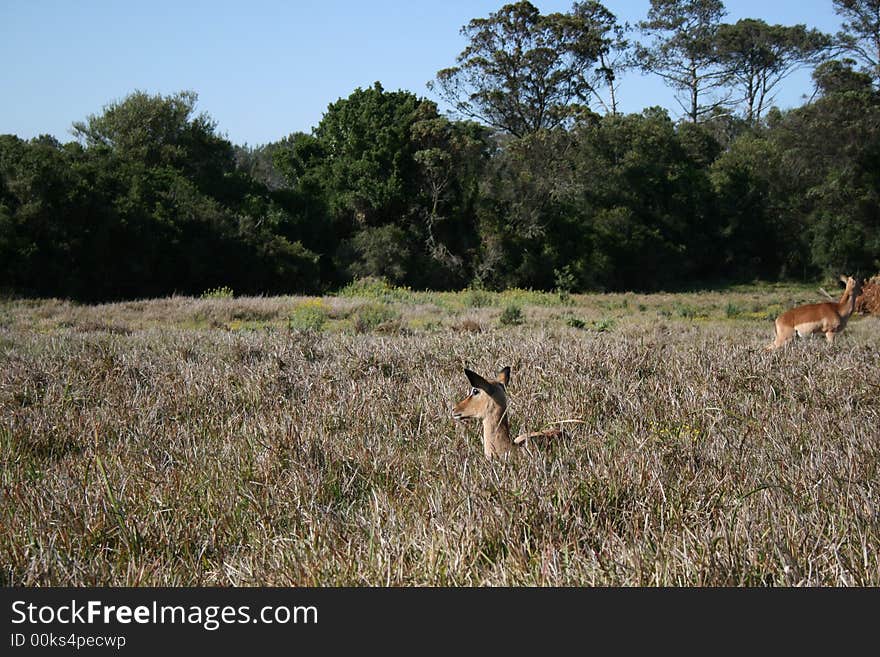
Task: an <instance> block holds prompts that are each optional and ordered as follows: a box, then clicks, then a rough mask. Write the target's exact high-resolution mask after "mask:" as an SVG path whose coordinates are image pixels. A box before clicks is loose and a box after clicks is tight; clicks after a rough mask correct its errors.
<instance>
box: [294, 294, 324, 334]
mask: <svg viewBox="0 0 880 657" xmlns="http://www.w3.org/2000/svg"><path fill="white" fill-rule="evenodd" d="M327 316H328V310H327V306H326V305H324V302H323V301H322V300H321V299H308V300H306V301H303V302H302V303H300V304H299V305H297V306H296V307H295V308H294V309H293V312H291V313H290V317H288V318H287V327H288V328H289V329H290V330H292V331H320V330H321V329H322V328H323V327H324V324H325V323H326V322H327Z"/></svg>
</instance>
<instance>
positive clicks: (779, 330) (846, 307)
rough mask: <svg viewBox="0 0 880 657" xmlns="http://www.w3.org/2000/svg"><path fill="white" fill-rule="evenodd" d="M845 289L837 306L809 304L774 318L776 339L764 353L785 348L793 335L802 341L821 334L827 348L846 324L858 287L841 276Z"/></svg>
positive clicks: (854, 280) (851, 280) (850, 277)
mask: <svg viewBox="0 0 880 657" xmlns="http://www.w3.org/2000/svg"><path fill="white" fill-rule="evenodd" d="M840 280H841V281H843V282H844V283H845V284H846V289H845V290H844V291H843V295H842V296H841V297H840V301H838V302H837V303H834V302H830V301H829V302H826V303H811V304H807V305H806V306H798V307H797V308H792V309H791V310H788V311H786V312H784V313H782V314H781V315H780V316H779V317H777V318H776V339H775V340H774V341H773V342H771V343H770V344H769V345H767V351H773V350H774V349H779V347H783V346H785V345H786V344H788V343H789V342H790V341H791V339H792V338H793V337H794V336H795V334H797V335H798V336H799V337H802V338H803V337H806V336H808V335H810V334H811V333H824V334H825V339H826V340H828V343H829V344H831V343H833V342H834V337H835V336H836V335H837V334H838V333H840V332H841V331H843V329H844V328H845V327H846V322H847V320H848V319H849V317H850V315H852V313H853V309H854V308H855V305H856V297H857V296H858V295H859V292H858V290H859V284H858V283H857V282H856V279H854V278H853V277H852V276H841V277H840Z"/></svg>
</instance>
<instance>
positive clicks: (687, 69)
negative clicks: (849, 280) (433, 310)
mask: <svg viewBox="0 0 880 657" xmlns="http://www.w3.org/2000/svg"><path fill="white" fill-rule="evenodd" d="M833 6H834V9H835V10H836V11H837V13H838V14H839V15H840V16H841V17H842V19H843V21H842V29H841V31H840V32H839V33H838V34H836V35H826V34H822V33H819V32H817V31H816V30H811V29H807V28H806V27H805V26H803V25H797V26H780V25H767V24H766V23H764V22H763V21H759V20H754V19H747V20H741V21H738V22H737V23H735V24H727V23H724V22H723V18H724V15H725V10H724V6H723V4H722V2H721V1H720V0H652V1H651V8H650V10H649V12H648V15H647V17H646V19H645V20H644V21H641V22H640V23H639V24H638V25H637V26H635V27H632V26H628V25H621V24H620V23H619V22H618V21H617V19H616V17H615V16H614V15H613V14H612V13H611V12H609V11H608V10H607V9H606V8H605V7H604V6H603V5H602V4H601V3H600V2H595V1H590V2H575V3H574V4H573V5H572V9H571V11H569V12H566V13H552V14H546V15H545V14H541V12H540V11H539V10H538V9H537V8H536V7H535V6H534V5H532V4H531V3H529V2H518V3H514V4H508V5H505V6H503V7H501V8H500V9H499V10H498V11H497V12H494V13H492V14H490V15H489V16H488V17H485V18H476V19H474V20H472V21H470V22H469V23H468V24H467V25H466V26H464V27H463V28H462V32H463V34H464V35H465V36H466V39H467V43H468V45H467V47H466V48H465V50H463V51H462V53H460V55H459V56H458V57H457V59H456V62H455V65H454V66H451V67H449V68H447V69H444V70H442V71H439V72H438V73H437V75H436V78H435V80H434V81H432V83H431V85H430V86H431V89H432V91H433V92H435V93H436V94H437V95H438V96H439V97H441V98H443V99H444V100H445V101H447V102H448V103H449V104H450V106H451V107H453V108H454V109H455V112H456V115H455V116H454V117H450V116H445V115H443V114H441V113H440V112H439V110H438V106H437V104H436V103H435V102H433V101H431V100H429V99H426V98H422V97H419V96H417V95H415V94H413V93H411V92H408V91H404V90H399V91H386V90H385V89H384V88H383V87H382V85H381V84H380V83H378V82H377V83H376V84H374V85H373V86H372V87H368V88H363V89H362V88H358V89H355V90H354V91H353V92H352V93H351V95H349V96H348V97H347V98H344V99H339V100H338V101H336V102H334V103H332V104H330V105H329V106H328V108H327V111H326V112H325V114H324V116H323V118H322V119H321V121H320V123H319V124H318V126H316V127H315V128H314V129H313V130H312V131H311V132H310V133H301V132H298V133H293V134H291V135H289V136H288V137H285V138H283V139H281V140H279V141H277V142H274V143H270V144H265V145H262V146H259V147H249V146H247V145H243V146H242V145H234V144H232V143H231V142H230V141H229V140H228V139H226V138H225V137H224V136H223V135H222V134H220V133H219V131H218V128H217V125H216V123H215V122H214V121H213V120H212V119H211V118H210V116H208V115H207V114H205V113H201V114H199V113H197V112H196V103H197V95H196V94H195V93H194V92H190V91H184V92H180V93H176V94H172V95H169V96H162V95H150V94H147V93H145V92H140V91H136V92H134V93H132V94H130V95H129V96H127V97H126V98H124V99H122V100H119V101H114V102H111V103H109V104H108V105H107V106H105V107H104V108H103V111H102V112H101V113H100V114H96V115H91V116H89V117H87V118H86V119H85V120H83V121H78V122H76V123H74V124H73V128H72V130H73V134H74V137H75V140H74V141H71V142H69V143H64V144H62V143H60V142H58V141H57V140H56V139H54V138H52V137H48V136H43V137H39V138H36V139H31V140H22V139H20V138H18V137H16V136H13V135H2V136H0V291H2V292H6V293H13V294H23V295H36V296H59V297H67V298H72V299H79V300H85V301H95V300H107V299H123V298H138V297H152V296H161V295H167V294H170V293H175V292H176V293H184V294H198V293H200V292H203V291H205V290H207V289H210V288H213V287H218V286H228V287H231V288H232V289H234V290H235V291H236V292H237V293H254V294H274V293H315V292H322V291H327V290H330V289H335V288H337V287H339V286H341V285H344V284H345V283H346V282H348V281H350V280H352V279H354V278H358V277H366V276H375V277H382V278H384V279H386V280H388V281H389V282H391V283H393V284H397V285H407V286H411V287H414V288H418V289H459V288H463V287H467V286H481V287H487V288H505V287H514V286H516V287H525V288H535V289H564V290H566V291H582V290H655V289H661V288H662V289H674V288H680V287H693V286H695V285H699V284H706V283H718V282H737V281H749V280H753V279H756V278H760V279H785V278H798V279H805V278H812V277H816V276H818V275H822V274H824V273H831V272H841V271H846V272H848V273H854V272H862V273H868V272H874V271H877V270H878V269H880V216H878V214H880V205H878V195H880V95H878V86H880V65H878V62H880V53H878V45H877V44H880V18H878V16H880V0H833ZM634 33H635V34H639V35H640V36H641V38H640V40H638V41H636V40H632V39H631V35H632V34H634ZM803 66H808V67H810V68H811V69H812V72H813V73H812V78H813V81H814V89H809V90H805V93H809V94H810V97H809V99H808V100H806V101H805V102H804V104H803V105H802V106H800V107H797V108H794V109H790V110H787V111H780V110H779V109H777V108H776V107H774V106H773V104H772V101H773V96H774V93H775V91H776V90H777V89H778V87H779V84H780V83H781V81H782V80H783V79H785V77H786V76H788V75H789V74H790V73H791V72H792V71H793V70H795V69H796V68H798V67H803ZM628 68H639V69H641V70H643V71H644V72H647V73H650V74H654V75H659V76H661V77H662V78H663V80H664V81H665V82H666V83H667V84H669V85H670V86H671V87H672V88H673V89H674V90H675V92H676V99H677V102H678V103H679V104H680V110H681V116H682V118H681V119H680V120H678V121H674V120H673V119H672V118H671V117H670V114H669V111H668V110H667V109H664V108H661V107H649V108H646V109H644V110H643V111H642V112H639V113H632V114H622V113H620V112H619V110H618V106H617V100H616V98H617V91H618V85H619V83H620V82H619V81H620V79H621V73H622V72H623V71H625V70H627V69H628Z"/></svg>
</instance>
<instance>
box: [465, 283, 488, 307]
mask: <svg viewBox="0 0 880 657" xmlns="http://www.w3.org/2000/svg"><path fill="white" fill-rule="evenodd" d="M492 301H493V299H492V293H491V292H488V291H486V290H483V289H480V288H476V287H472V288H468V289H467V290H466V291H465V293H464V303H465V305H466V306H468V307H470V308H485V307H486V306H491V305H492Z"/></svg>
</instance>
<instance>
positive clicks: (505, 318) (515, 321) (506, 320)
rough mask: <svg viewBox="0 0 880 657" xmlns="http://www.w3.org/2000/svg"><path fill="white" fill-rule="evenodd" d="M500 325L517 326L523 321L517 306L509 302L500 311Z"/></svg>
mask: <svg viewBox="0 0 880 657" xmlns="http://www.w3.org/2000/svg"><path fill="white" fill-rule="evenodd" d="M498 321H499V322H500V323H501V325H502V326H517V325H519V324H522V323H523V314H522V310H521V309H520V307H519V306H517V305H515V304H509V305H507V306H505V307H504V310H502V311H501V317H500V318H499V319H498Z"/></svg>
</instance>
